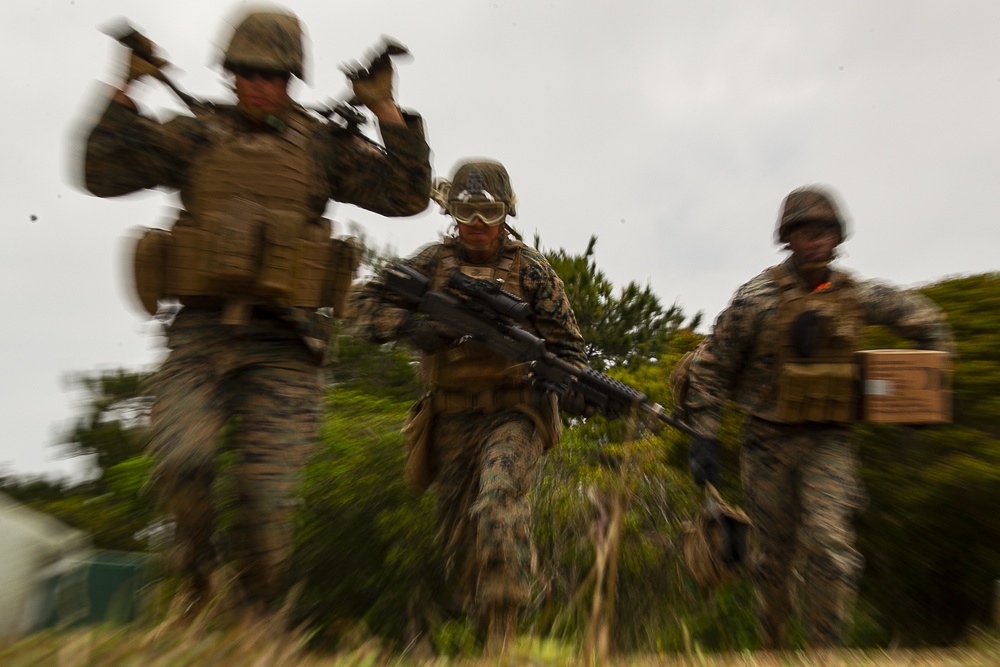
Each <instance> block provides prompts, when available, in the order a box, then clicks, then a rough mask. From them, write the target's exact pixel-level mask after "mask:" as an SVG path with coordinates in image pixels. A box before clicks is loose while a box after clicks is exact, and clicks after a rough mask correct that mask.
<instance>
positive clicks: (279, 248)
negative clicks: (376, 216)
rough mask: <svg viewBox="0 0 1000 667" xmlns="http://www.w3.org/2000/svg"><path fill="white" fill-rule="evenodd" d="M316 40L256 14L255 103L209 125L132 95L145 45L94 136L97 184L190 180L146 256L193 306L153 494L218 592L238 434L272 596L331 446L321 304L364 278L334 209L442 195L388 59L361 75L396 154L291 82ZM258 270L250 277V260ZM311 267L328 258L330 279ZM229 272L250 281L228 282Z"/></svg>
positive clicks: (190, 576)
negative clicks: (353, 276)
mask: <svg viewBox="0 0 1000 667" xmlns="http://www.w3.org/2000/svg"><path fill="white" fill-rule="evenodd" d="M302 44H303V34H302V30H301V27H300V25H299V21H298V19H297V17H295V16H294V15H293V14H290V13H286V12H283V11H277V10H275V11H259V12H250V13H249V14H247V15H246V17H245V18H244V19H243V20H242V22H241V23H239V24H238V25H237V27H236V28H235V29H234V31H233V34H232V37H231V39H230V42H229V45H228V47H227V48H226V50H225V52H224V53H223V57H222V64H223V67H224V69H225V70H227V71H228V72H229V73H230V74H232V76H233V83H234V88H235V92H236V97H237V100H238V101H237V104H235V105H214V106H208V105H206V106H204V107H196V108H193V109H192V112H193V114H194V115H193V117H191V116H183V117H177V118H174V119H172V120H169V121H167V122H164V123H160V122H158V121H156V120H154V119H151V118H149V117H146V116H144V115H141V114H140V113H138V112H137V109H136V106H135V104H134V103H133V102H132V100H131V99H130V98H129V97H128V95H127V94H126V91H127V90H128V86H129V84H130V83H131V81H133V80H134V79H136V78H138V77H140V76H143V75H150V76H153V77H157V76H160V75H161V74H160V70H159V65H161V64H162V61H160V60H159V59H158V58H156V57H155V56H154V55H152V52H151V50H150V49H147V50H146V51H145V52H144V53H137V52H132V53H130V56H129V69H128V74H127V76H126V77H125V79H126V81H125V84H124V85H123V86H122V88H121V89H120V90H115V91H114V93H113V99H112V100H111V102H110V103H109V104H108V106H107V109H106V110H105V111H104V113H103V115H102V116H101V117H100V118H99V120H98V121H97V123H96V125H95V127H94V128H93V130H92V131H91V132H90V135H89V137H88V139H87V144H86V163H85V177H86V185H87V188H88V189H89V190H90V191H91V192H92V193H93V194H95V195H97V196H99V197H113V196H117V195H122V194H126V193H129V192H134V191H137V190H141V189H144V188H154V187H164V188H169V189H176V190H178V191H179V195H180V201H181V205H182V206H183V209H182V210H181V212H180V215H179V218H178V220H177V221H176V222H175V223H174V224H173V226H172V230H171V232H170V235H169V237H168V239H169V240H168V242H166V243H167V245H165V246H164V247H163V248H158V252H159V253H160V254H159V255H156V253H154V255H156V256H157V257H159V259H158V260H157V261H155V262H147V263H146V264H143V262H142V261H139V262H138V266H137V280H141V276H142V275H147V278H146V285H145V287H146V288H149V287H150V284H151V283H152V284H153V287H156V288H160V289H161V291H162V293H154V294H152V296H150V295H149V294H148V290H147V293H146V294H145V297H146V298H144V303H147V302H151V303H150V304H149V305H147V307H148V308H150V309H151V310H152V311H155V309H156V303H157V299H158V298H167V299H170V298H176V299H179V301H180V302H181V304H182V305H183V307H182V308H181V310H180V312H179V313H178V314H177V315H176V317H175V318H174V319H173V321H172V323H171V324H170V326H169V329H168V333H167V345H168V347H169V348H170V353H169V356H168V358H167V359H166V361H165V362H164V363H163V365H162V368H161V369H160V370H159V372H158V373H157V374H156V375H155V378H154V381H153V386H152V388H151V391H152V393H153V394H154V395H155V402H154V406H153V409H152V430H153V438H152V443H151V446H150V447H151V452H152V454H153V456H154V457H155V467H154V472H153V478H152V488H153V489H154V492H155V493H156V495H157V497H158V499H159V501H160V502H161V503H162V505H163V507H164V509H165V510H166V511H167V512H168V513H169V514H171V515H172V516H173V517H174V519H175V521H176V529H175V539H174V543H175V546H174V548H173V553H172V557H171V558H170V559H169V562H171V564H172V565H173V567H174V568H175V569H176V570H177V571H178V573H179V574H181V575H182V576H183V577H184V579H185V580H186V583H187V586H188V589H189V592H190V594H192V595H193V596H194V598H195V600H200V601H201V602H204V601H205V599H206V598H207V597H208V596H209V594H210V593H211V591H210V575H211V573H212V572H213V571H214V569H215V568H216V566H217V558H218V556H217V553H216V549H215V546H214V545H215V543H216V542H217V540H215V510H216V507H215V503H214V502H213V498H212V490H211V487H212V482H213V476H214V473H215V466H216V458H217V452H218V450H219V447H220V440H222V439H223V433H225V438H224V439H225V441H226V442H227V444H228V446H229V448H230V449H231V450H233V451H234V452H235V453H236V455H237V457H238V462H237V464H236V467H235V478H236V484H237V491H236V493H237V498H236V503H237V506H236V508H235V516H236V518H235V525H234V526H233V528H232V531H231V534H230V537H231V540H230V541H231V545H232V551H233V554H232V555H233V556H234V557H235V560H236V562H237V564H238V566H239V580H240V583H241V584H242V585H241V588H242V589H243V592H244V593H245V594H246V596H247V598H248V599H249V600H251V601H259V602H260V603H262V604H264V605H269V604H273V603H274V602H276V601H277V600H278V599H279V598H280V595H281V592H282V590H283V588H284V586H285V584H286V583H287V582H285V581H284V578H285V577H286V566H287V559H288V556H289V551H290V547H291V543H292V542H291V540H292V535H291V532H292V516H291V513H292V509H293V487H294V484H295V482H296V478H297V476H298V473H299V472H300V470H301V468H302V466H303V464H304V462H305V460H306V458H307V456H308V455H309V453H310V450H311V448H312V446H313V443H314V439H315V434H316V429H317V425H318V418H319V405H320V398H321V396H322V384H321V382H320V377H319V363H320V361H321V357H322V353H323V351H324V350H325V346H326V343H327V337H328V334H327V333H326V332H325V328H324V326H323V322H324V320H325V319H328V318H323V317H321V316H320V309H321V308H324V307H327V306H331V305H333V303H332V301H331V300H330V299H332V297H331V296H330V292H329V290H328V289H327V288H328V287H329V286H328V285H327V283H326V282H325V281H326V277H325V276H327V274H328V273H329V272H331V271H339V272H340V273H341V274H346V275H347V276H348V277H347V281H348V283H349V280H350V278H349V276H350V273H351V271H352V270H353V268H354V266H356V263H354V265H353V266H348V267H346V270H345V267H344V266H343V262H344V259H343V258H339V259H338V258H337V257H335V256H333V255H332V254H331V253H332V249H333V248H334V247H341V246H335V245H334V244H335V243H336V241H335V240H333V239H331V231H332V230H331V223H330V222H329V221H328V220H325V219H324V218H323V217H322V216H323V212H324V209H325V208H326V206H327V202H328V201H329V200H331V199H333V200H336V201H341V202H349V203H352V204H356V205H358V206H361V207H363V208H366V209H369V210H372V211H375V212H378V213H381V214H383V215H389V216H405V215H413V214H416V213H419V212H421V211H423V210H424V209H425V208H426V206H427V204H428V202H429V194H430V164H429V149H428V147H427V144H426V142H425V141H424V137H423V130H422V126H421V121H420V119H419V117H418V116H416V115H413V114H409V113H402V112H401V111H400V110H399V109H398V107H397V106H396V104H395V102H394V101H393V96H392V78H393V71H392V66H391V64H390V63H389V62H388V59H387V58H385V59H383V61H381V62H380V63H379V64H378V67H374V66H373V67H372V68H371V70H353V71H351V72H349V73H348V78H349V79H351V81H352V84H353V85H354V89H355V94H356V96H357V98H358V100H359V101H360V102H362V103H364V104H365V105H367V106H368V107H369V108H370V109H371V110H372V112H373V113H374V114H375V115H376V117H377V118H378V119H379V121H380V125H381V133H382V137H383V140H384V144H385V149H384V151H383V150H379V149H376V148H374V147H373V146H372V145H371V144H369V143H367V142H365V141H363V140H361V139H359V138H358V137H356V136H355V135H354V134H352V133H350V132H347V131H343V130H342V129H341V128H340V127H337V126H335V125H334V124H332V123H326V122H324V121H321V120H320V119H319V118H317V117H314V116H312V115H310V114H309V113H307V112H306V110H305V109H303V108H302V107H300V106H299V105H298V104H296V103H295V102H294V101H292V100H291V99H290V98H289V96H288V92H287V91H288V82H289V79H290V77H292V76H295V77H298V78H302V77H303V64H304V63H303V60H304V53H303V46H302ZM147 46H151V45H149V44H148V43H147ZM148 234H152V232H149V233H148ZM161 234H165V232H161ZM272 237H273V238H272ZM182 239H187V240H188V241H189V242H190V243H191V245H188V246H185V245H184V244H183V243H182ZM192 239H193V240H192ZM262 239H265V240H262ZM199 244H200V245H199ZM213 244H214V245H213ZM261 244H263V247H261ZM246 248H251V250H250V251H247V255H246V256H240V255H239V252H241V251H243V250H245V249H246ZM307 251H310V252H312V253H313V254H312V255H307V254H304V253H306V252H307ZM296 253H298V254H296ZM247 257H249V258H250V261H249V262H246V261H245V260H247ZM164 258H166V259H164ZM185 258H186V259H185ZM140 259H141V258H140ZM184 261H187V264H184V263H183V262H184ZM347 261H349V259H348V260H347ZM241 262H243V263H244V264H250V268H249V269H248V271H249V272H248V273H247V272H246V271H244V272H243V273H242V274H241V273H240V272H239V270H237V269H240V268H241V267H239V266H237V265H239V264H240V263H241ZM234 267H235V268H234ZM300 267H312V269H313V270H314V273H315V275H314V276H313V277H314V278H315V280H313V282H312V283H310V282H308V281H307V280H306V279H305V278H303V276H306V273H305V272H304V270H302V269H301V268H300ZM242 268H244V269H245V268H246V267H245V266H244V267H242ZM229 269H232V270H233V271H234V272H235V273H231V274H225V275H223V273H222V272H223V271H224V270H229ZM154 274H155V275H156V276H159V277H158V278H156V279H150V278H148V276H149V275H154ZM234 275H235V276H237V278H238V279H237V278H234V277H233V276H234ZM220 276H222V277H220ZM316 276H318V277H316ZM265 277H266V279H265ZM227 280H228V282H227ZM295 281H298V282H295ZM139 289H140V292H142V291H143V285H140V286H139ZM310 290H311V291H310ZM224 429H225V431H224Z"/></svg>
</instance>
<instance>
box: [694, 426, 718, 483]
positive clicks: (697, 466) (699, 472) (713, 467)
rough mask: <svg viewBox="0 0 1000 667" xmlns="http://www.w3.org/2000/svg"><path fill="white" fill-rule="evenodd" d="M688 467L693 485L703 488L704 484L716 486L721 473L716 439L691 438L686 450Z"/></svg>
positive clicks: (704, 437)
mask: <svg viewBox="0 0 1000 667" xmlns="http://www.w3.org/2000/svg"><path fill="white" fill-rule="evenodd" d="M688 467H689V468H690V469H691V477H692V478H694V483H695V484H697V485H698V486H705V483H706V482H707V483H709V484H711V485H712V486H718V485H719V475H720V474H721V472H722V463H721V462H720V461H719V440H718V438H709V437H706V436H699V437H696V438H692V439H691V445H690V446H689V448H688Z"/></svg>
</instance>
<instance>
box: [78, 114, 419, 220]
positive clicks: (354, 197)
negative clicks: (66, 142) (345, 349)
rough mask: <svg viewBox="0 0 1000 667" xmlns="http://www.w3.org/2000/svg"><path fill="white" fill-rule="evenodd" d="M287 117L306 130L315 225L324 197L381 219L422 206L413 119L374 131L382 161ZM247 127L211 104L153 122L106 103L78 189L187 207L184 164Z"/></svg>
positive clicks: (349, 140)
mask: <svg viewBox="0 0 1000 667" xmlns="http://www.w3.org/2000/svg"><path fill="white" fill-rule="evenodd" d="M289 113H292V114H294V115H295V118H296V120H297V121H298V122H297V123H296V124H297V125H301V126H305V127H307V128H311V133H310V136H309V137H308V142H309V143H308V145H309V146H310V148H311V150H312V156H313V159H314V160H315V161H316V163H317V164H318V165H319V173H320V174H321V181H320V182H319V183H316V184H314V187H313V195H312V197H311V199H310V201H309V208H310V210H311V211H312V212H313V213H314V215H315V217H316V219H319V218H320V217H322V215H323V211H324V210H325V209H326V205H327V202H328V201H329V200H331V199H332V200H334V201H339V202H344V203H349V204H355V205H357V206H360V207H362V208H365V209H368V210H370V211H374V212H375V213H379V214H381V215H388V216H405V215H415V214H417V213H420V212H422V211H423V210H424V209H426V208H427V204H428V197H429V195H430V171H431V170H430V162H429V157H430V149H429V148H428V146H427V143H426V142H425V141H424V134H423V127H422V122H421V120H420V118H419V116H416V115H413V114H406V115H404V118H405V119H406V126H405V127H403V126H395V125H390V124H383V125H382V126H381V127H380V131H381V134H382V139H383V141H384V143H385V148H386V152H385V154H384V155H383V154H382V153H381V152H379V151H373V150H372V147H371V145H370V144H369V143H368V142H366V141H363V140H361V139H359V138H357V137H356V136H354V135H353V134H351V133H349V132H342V131H338V130H335V129H331V128H329V127H328V126H324V125H321V124H320V121H318V120H317V119H315V118H314V117H312V116H310V115H309V114H308V113H307V112H306V111H305V110H303V109H302V108H301V107H293V108H292V109H291V110H290V112H289ZM254 129H255V128H254V127H253V126H252V125H251V123H250V122H249V121H248V120H247V119H246V118H245V117H244V116H243V114H242V113H240V112H239V111H238V110H237V109H236V107H235V106H227V105H219V106H216V107H215V108H213V109H211V110H201V111H199V112H198V113H197V115H195V116H194V117H190V116H179V117H176V118H174V119H172V120H169V121H167V122H165V123H160V122H158V121H156V120H154V119H152V118H148V117H145V116H142V115H140V114H137V113H136V112H134V111H132V110H130V109H127V108H125V107H124V106H122V105H120V104H116V103H114V102H111V103H109V105H108V107H107V110H106V111H105V112H104V114H103V115H102V116H101V118H100V120H99V121H98V122H97V124H96V125H95V127H94V129H93V131H92V132H91V133H90V136H89V137H88V139H87V146H86V159H85V163H84V178H85V184H86V187H87V189H88V190H89V191H90V192H92V193H93V194H95V195H97V196H98V197H116V196H118V195H123V194H128V193H130V192H135V191H137V190H142V189H145V188H155V187H163V188H167V189H176V190H179V195H180V199H181V204H182V205H183V206H184V207H185V208H189V207H190V205H191V203H192V202H191V201H190V197H191V183H190V177H191V166H192V164H193V163H194V162H195V160H196V158H197V157H198V155H199V154H201V153H202V152H203V151H205V150H206V149H207V148H208V147H209V145H210V144H211V143H212V142H213V141H215V140H216V139H218V138H219V137H220V135H222V134H223V133H225V132H226V131H229V130H232V131H234V132H251V131H254Z"/></svg>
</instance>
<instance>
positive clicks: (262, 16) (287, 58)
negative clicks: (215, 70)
mask: <svg viewBox="0 0 1000 667" xmlns="http://www.w3.org/2000/svg"><path fill="white" fill-rule="evenodd" d="M303 40H304V34H303V31H302V26H301V24H300V23H299V19H298V17H297V16H295V14H292V13H291V12H287V11H282V10H275V9H269V10H261V11H252V12H250V13H249V14H247V15H246V17H245V18H244V19H243V20H242V21H241V22H240V23H239V25H237V26H236V28H235V29H234V30H233V34H232V37H230V39H229V45H228V46H227V47H226V48H225V50H224V51H223V53H222V66H223V67H224V68H226V69H227V70H230V71H234V70H236V69H239V68H240V67H247V68H253V69H261V70H271V71H274V72H288V73H290V74H291V75H292V76H295V77H297V78H299V79H301V80H303V81H304V80H305V77H304V74H303V72H304V69H305V50H304V48H303V44H302V43H303Z"/></svg>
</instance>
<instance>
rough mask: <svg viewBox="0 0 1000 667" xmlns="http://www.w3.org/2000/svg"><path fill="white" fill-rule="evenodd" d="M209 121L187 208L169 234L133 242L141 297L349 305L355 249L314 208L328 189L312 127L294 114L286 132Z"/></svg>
mask: <svg viewBox="0 0 1000 667" xmlns="http://www.w3.org/2000/svg"><path fill="white" fill-rule="evenodd" d="M211 129H212V131H213V134H214V136H215V140H214V141H213V142H212V144H211V145H210V147H209V148H208V149H207V150H205V151H204V152H203V153H201V154H200V155H199V156H198V157H197V159H196V160H195V162H194V164H192V166H191V173H190V183H191V187H190V190H189V193H188V194H189V196H188V197H187V210H183V211H181V214H180V216H179V218H178V219H177V221H176V222H175V224H174V225H173V227H172V229H171V231H170V233H169V236H166V235H165V234H164V233H163V232H162V231H160V230H151V232H152V233H147V234H146V235H145V236H144V237H143V239H142V240H140V242H139V246H138V247H137V248H136V256H135V259H136V285H137V290H138V291H139V294H140V299H141V300H142V301H143V304H144V305H145V306H146V307H147V309H149V306H150V305H151V304H152V305H154V308H155V303H156V301H157V299H160V298H168V297H176V298H179V299H180V300H181V302H182V303H183V302H185V299H186V298H190V297H215V298H218V299H220V300H222V301H226V300H236V301H240V302H244V303H250V304H268V305H276V306H296V307H304V308H320V307H325V306H333V307H334V308H335V310H337V311H338V312H340V311H343V309H344V305H345V300H346V296H347V293H348V291H349V289H350V283H351V279H352V278H353V276H354V271H355V269H356V268H357V265H358V253H357V250H356V249H355V247H354V246H353V245H352V244H350V243H348V242H346V241H344V240H341V239H333V238H331V236H332V231H333V230H332V223H331V222H330V221H329V220H328V219H326V218H321V217H317V216H316V215H315V213H314V212H313V211H311V210H310V208H309V201H310V199H311V198H314V197H317V196H321V195H320V193H321V192H323V191H324V190H323V187H322V179H321V175H320V166H319V165H318V164H317V163H316V161H315V160H314V159H313V157H312V153H311V151H310V147H309V146H310V142H311V141H315V140H316V136H315V132H314V130H313V129H312V128H310V127H309V126H307V125H306V124H305V123H304V122H302V121H301V120H299V119H295V118H292V119H290V120H289V125H288V127H287V128H286V129H285V130H284V131H282V132H260V133H246V132H238V131H236V130H235V129H234V128H233V127H231V126H230V125H228V124H227V123H224V122H218V121H213V122H212V125H211ZM153 312H155V310H154V311H153Z"/></svg>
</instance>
